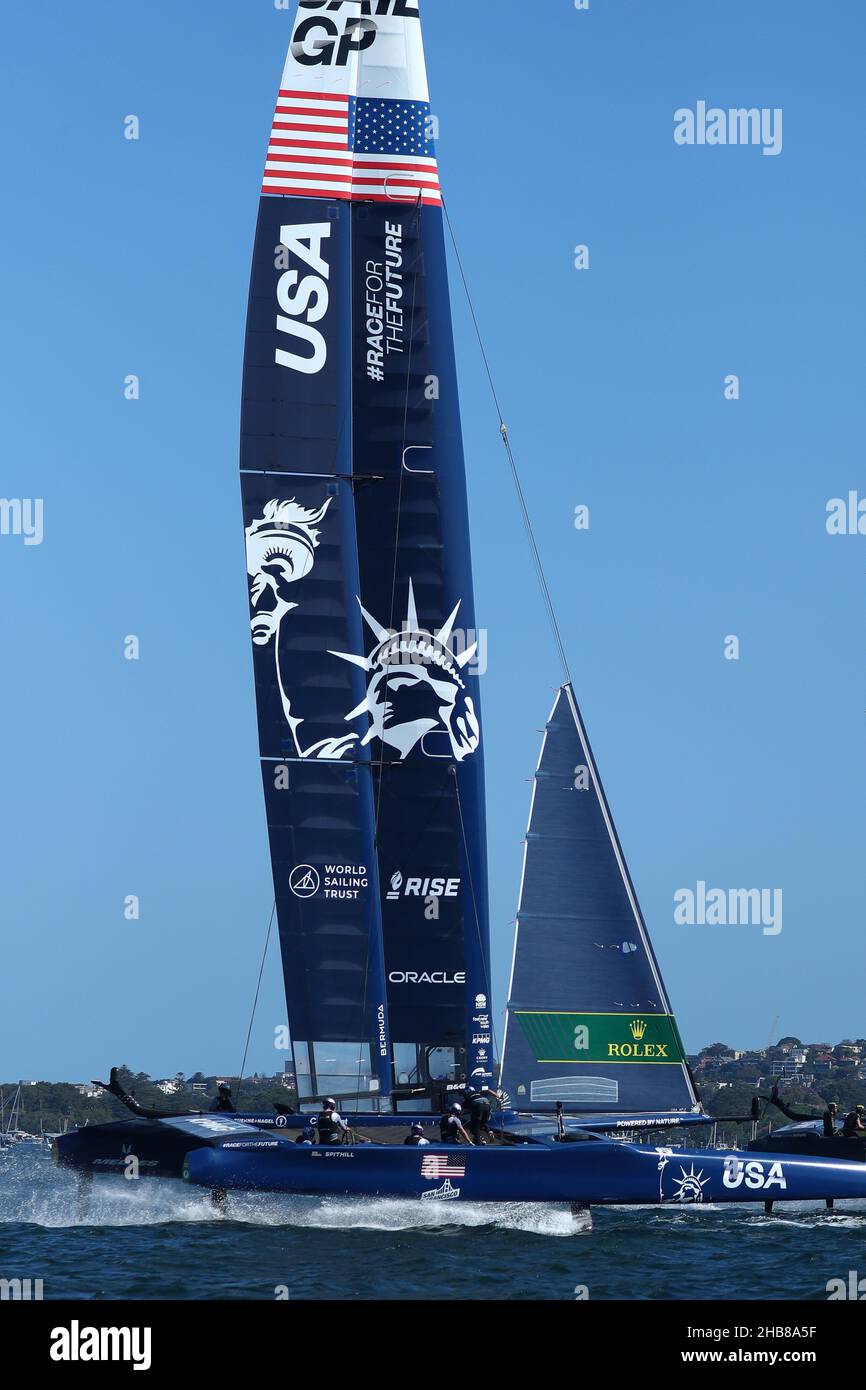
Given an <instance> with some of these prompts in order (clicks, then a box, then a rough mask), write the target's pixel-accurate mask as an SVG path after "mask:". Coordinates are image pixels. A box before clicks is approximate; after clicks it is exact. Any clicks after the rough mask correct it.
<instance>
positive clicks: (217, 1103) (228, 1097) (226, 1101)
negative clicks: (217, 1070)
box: [210, 1082, 235, 1115]
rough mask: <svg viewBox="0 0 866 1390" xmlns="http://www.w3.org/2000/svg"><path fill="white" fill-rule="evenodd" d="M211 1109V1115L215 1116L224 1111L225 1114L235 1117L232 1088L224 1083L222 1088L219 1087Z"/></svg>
mask: <svg viewBox="0 0 866 1390" xmlns="http://www.w3.org/2000/svg"><path fill="white" fill-rule="evenodd" d="M210 1108H211V1114H215V1113H216V1112H217V1111H222V1112H223V1113H224V1114H227V1115H234V1113H235V1107H234V1102H233V1100H232V1088H231V1086H227V1085H226V1084H225V1082H223V1084H222V1086H220V1087H218V1089H217V1094H216V1099H215V1100H214V1101H212V1102H211V1107H210Z"/></svg>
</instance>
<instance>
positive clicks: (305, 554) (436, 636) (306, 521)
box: [246, 498, 481, 762]
mask: <svg viewBox="0 0 866 1390" xmlns="http://www.w3.org/2000/svg"><path fill="white" fill-rule="evenodd" d="M332 500H333V499H332V498H326V499H325V501H324V502H323V503H322V505H321V506H320V507H318V508H306V507H303V506H302V505H301V504H300V503H299V502H298V501H296V500H295V499H294V498H292V499H290V500H287V501H279V500H277V499H273V500H272V501H270V502H268V503H266V504H265V507H264V510H263V513H262V515H261V516H260V517H256V518H255V519H254V520H253V521H252V522H251V523H250V525H249V526H248V527H247V528H246V555H247V574H248V577H249V584H250V606H251V609H252V618H251V624H250V626H251V629H252V638H253V643H254V644H255V646H257V647H270V648H271V650H272V651H273V656H274V665H275V672H276V684H277V689H278V690H279V692H280V701H281V705H282V710H283V715H284V717H285V720H286V723H287V724H288V726H289V729H290V730H291V735H292V739H293V742H294V746H295V751H296V753H297V756H298V757H299V758H328V759H339V758H343V757H346V756H349V755H351V754H352V752H353V751H355V750H356V748H357V747H358V746H359V744H360V746H361V747H366V746H367V745H368V744H370V743H371V742H372V741H373V739H374V738H377V739H379V741H380V742H381V743H383V744H384V745H386V746H387V747H389V748H392V749H394V750H395V751H396V752H397V753H398V754H399V757H400V759H401V760H403V759H405V758H407V757H408V756H409V755H410V753H412V752H413V751H414V750H415V749H416V748H419V747H420V751H421V753H422V754H425V755H426V756H428V757H436V758H443V757H444V758H453V759H454V760H456V761H457V762H462V761H463V759H464V758H467V757H469V756H470V754H472V753H474V752H475V750H476V749H477V748H478V746H479V744H480V742H481V730H480V725H479V721H478V716H477V714H476V711H475V702H474V700H473V699H472V696H471V695H470V694H469V691H468V689H467V685H466V676H467V674H468V671H467V668H468V667H469V666H470V663H472V662H473V660H474V659H475V657H476V655H477V652H478V642H477V641H472V642H471V643H470V644H469V645H468V646H466V645H463V644H462V643H461V642H460V640H459V638H460V634H459V633H458V630H457V629H456V626H455V624H456V620H457V616H458V613H459V611H460V607H461V605H460V603H459V602H458V603H457V604H456V606H455V608H454V609H453V610H452V612H451V614H450V616H449V617H448V618H447V619H446V621H445V623H444V624H443V625H442V627H439V628H436V629H428V628H425V627H423V626H422V624H421V623H420V621H419V618H418V610H417V605H416V602H415V590H414V585H413V583H412V581H411V580H410V581H409V585H408V596H407V608H406V618H405V621H404V623H403V627H402V630H401V631H399V632H393V631H392V630H391V629H390V628H387V627H385V626H384V625H383V624H381V623H380V622H377V621H376V619H375V618H374V617H372V616H371V614H370V613H368V612H367V610H366V609H365V608H364V607H363V605H362V604H361V602H360V599H359V600H358V604H359V607H360V609H361V613H362V615H363V618H364V621H365V623H366V624H367V627H368V628H369V629H370V631H371V632H372V633H373V635H374V638H375V643H374V646H373V650H372V651H371V652H370V653H369V654H362V653H352V652H334V651H331V652H329V653H328V655H329V656H332V657H334V658H335V659H337V660H340V661H346V662H349V663H351V664H352V665H354V666H357V667H359V668H360V669H361V670H362V671H364V673H365V675H366V676H367V694H366V697H365V699H364V700H363V701H362V702H361V704H359V705H357V706H356V707H355V708H354V709H352V710H349V711H348V712H347V714H346V715H345V722H346V723H350V722H352V721H354V720H356V719H359V718H360V717H361V716H362V715H364V714H366V715H368V716H369V720H370V726H369V728H368V730H367V732H366V734H364V735H363V737H361V738H360V739H359V736H358V735H357V734H355V733H349V734H347V733H336V732H335V733H334V735H333V736H331V737H329V738H326V739H321V740H319V741H318V742H317V743H313V744H308V743H307V741H306V740H305V738H304V736H303V728H302V725H303V722H304V720H303V716H302V714H300V713H299V711H298V708H297V701H296V699H295V697H294V695H293V692H292V690H291V688H290V683H289V681H290V678H289V677H288V676H286V675H284V672H283V666H282V662H281V659H280V652H281V637H282V634H283V631H284V625H285V623H286V620H287V618H288V617H289V615H290V614H291V613H292V612H293V611H294V610H295V609H297V608H298V607H299V604H298V603H297V602H295V599H294V595H295V594H296V593H297V592H299V591H298V590H297V589H296V587H295V586H296V585H298V584H299V583H301V582H302V581H303V580H304V579H306V578H307V577H308V576H309V575H310V574H311V573H312V571H313V568H314V565H315V560H316V553H317V551H318V549H319V546H320V544H321V540H322V532H321V530H320V527H321V525H322V523H323V522H325V520H326V518H328V515H329V509H330V506H331V502H332Z"/></svg>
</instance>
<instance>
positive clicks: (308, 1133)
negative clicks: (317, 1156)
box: [295, 1125, 316, 1144]
mask: <svg viewBox="0 0 866 1390" xmlns="http://www.w3.org/2000/svg"><path fill="white" fill-rule="evenodd" d="M315 1142H316V1131H315V1130H314V1129H313V1126H312V1125H305V1126H304V1128H303V1129H302V1130H301V1132H300V1134H299V1135H298V1137H297V1139H296V1140H295V1143H296V1144H315Z"/></svg>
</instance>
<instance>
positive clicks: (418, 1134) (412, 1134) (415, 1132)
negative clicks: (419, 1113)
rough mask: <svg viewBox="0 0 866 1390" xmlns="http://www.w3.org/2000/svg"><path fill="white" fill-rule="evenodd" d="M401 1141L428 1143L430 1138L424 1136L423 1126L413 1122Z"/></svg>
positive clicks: (405, 1142) (419, 1143)
mask: <svg viewBox="0 0 866 1390" xmlns="http://www.w3.org/2000/svg"><path fill="white" fill-rule="evenodd" d="M403 1143H404V1144H417V1145H421V1144H429V1143H430V1140H429V1139H425V1138H424V1126H423V1125H419V1124H414V1125H413V1126H412V1128H411V1129H410V1130H409V1133H408V1134H407V1135H406V1138H405V1139H404V1140H403Z"/></svg>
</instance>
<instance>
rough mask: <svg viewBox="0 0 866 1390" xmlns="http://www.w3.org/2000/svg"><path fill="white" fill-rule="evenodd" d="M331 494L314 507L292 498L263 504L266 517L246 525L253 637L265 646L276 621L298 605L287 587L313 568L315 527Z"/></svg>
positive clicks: (274, 633) (272, 636) (275, 634)
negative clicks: (293, 600)
mask: <svg viewBox="0 0 866 1390" xmlns="http://www.w3.org/2000/svg"><path fill="white" fill-rule="evenodd" d="M330 505H331V498H330V497H329V498H327V500H326V501H325V502H324V504H323V505H322V506H321V507H319V509H318V511H312V512H311V511H307V509H306V508H305V507H302V506H300V504H299V503H298V502H296V501H295V500H294V498H293V499H292V500H291V501H290V502H279V501H276V500H275V501H273V502H267V503H266V504H265V509H264V515H263V516H262V517H260V518H259V519H258V520H257V521H254V522H253V523H252V525H250V526H248V527H247V530H246V537H247V574H248V575H249V578H250V603H251V605H252V609H253V619H252V623H251V627H252V632H253V641H254V642H255V644H256V646H258V647H266V646H267V645H268V643H269V642H270V641H272V640H274V639H275V638H277V637H278V635H279V630H280V623H281V622H282V620H283V618H284V617H285V616H286V614H287V613H290V612H291V610H292V609H293V608H297V606H298V605H297V604H296V603H293V602H292V600H291V598H290V594H291V586H292V585H293V584H297V582H298V580H300V579H305V578H306V576H307V575H308V574H309V573H310V571H311V570H312V568H313V562H314V559H315V554H316V549H317V547H318V544H319V537H320V535H321V532H319V531H317V530H316V529H315V528H316V527H317V526H318V524H319V523H320V522H322V521H324V519H325V516H326V515H327V511H328V508H329V507H330Z"/></svg>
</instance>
